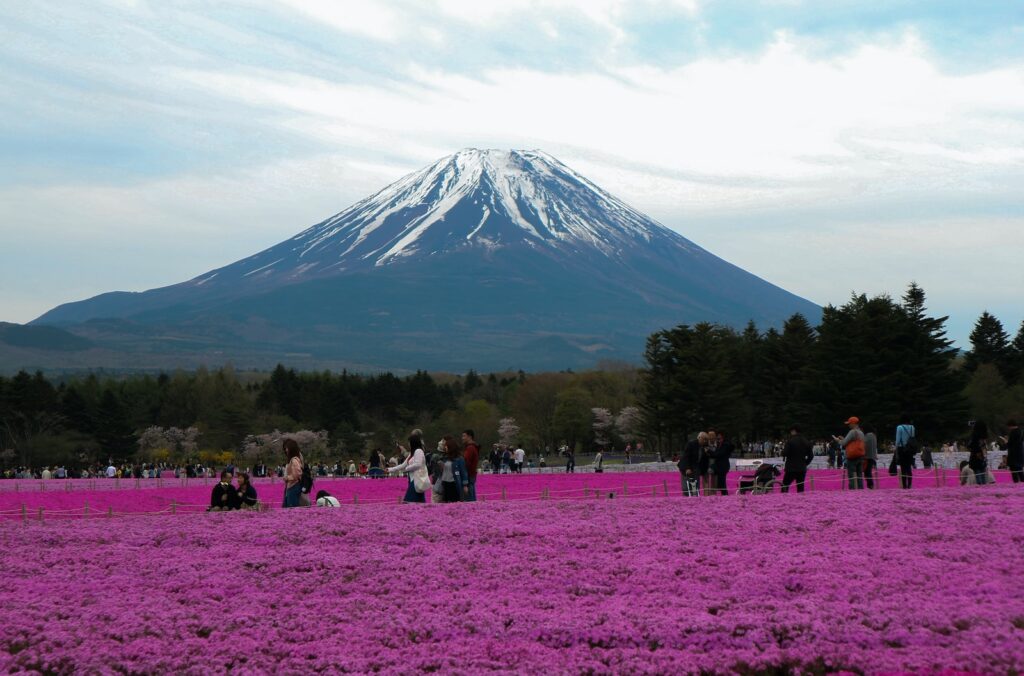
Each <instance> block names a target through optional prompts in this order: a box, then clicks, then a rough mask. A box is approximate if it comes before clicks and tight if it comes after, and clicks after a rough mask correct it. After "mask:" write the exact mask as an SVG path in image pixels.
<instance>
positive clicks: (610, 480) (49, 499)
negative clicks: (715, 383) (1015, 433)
mask: <svg viewBox="0 0 1024 676" xmlns="http://www.w3.org/2000/svg"><path fill="white" fill-rule="evenodd" d="M748 474H749V472H739V471H733V472H730V473H729V475H728V483H729V487H730V488H729V490H730V492H735V490H736V488H737V485H738V482H739V478H740V477H741V476H746V475H748ZM995 476H996V480H997V481H998V482H1000V483H1009V473H1008V472H996V473H995ZM216 482H217V481H216V479H190V480H185V479H164V480H159V481H158V480H152V479H149V480H145V479H144V480H139V481H136V480H134V479H126V480H120V481H115V480H113V479H75V480H50V481H38V480H17V481H5V482H0V520H4V519H21V518H23V510H22V506H24V516H25V517H26V518H31V519H38V518H39V509H40V508H42V509H43V517H44V519H64V518H82V517H84V516H89V517H103V516H106V515H107V514H109V513H112V514H113V515H115V516H117V515H123V514H135V513H147V514H157V513H165V512H170V511H171V510H172V505H173V511H174V512H175V513H177V512H200V511H203V510H205V508H206V506H207V505H209V500H210V491H211V489H212V487H213V485H214V484H215V483H216ZM845 484H846V479H845V474H844V473H843V472H842V471H841V470H812V471H811V472H809V473H808V486H807V490H808V491H811V490H813V491H815V492H818V491H838V490H841V489H843V487H844V485H845ZM255 486H256V489H257V491H258V493H259V497H260V499H261V500H263V501H264V502H266V503H267V504H268V505H269V506H270V507H271V508H277V507H280V505H281V498H282V494H283V490H284V489H283V485H282V483H281V480H280V479H257V480H256V482H255ZM945 486H956V487H958V486H959V474H958V473H956V472H954V471H952V470H934V471H932V470H929V471H925V470H918V472H917V473H916V474H915V476H914V490H927V489H934V488H937V487H945ZM880 487H881V489H884V490H888V489H897V488H898V480H897V478H896V477H891V476H889V475H888V473H886V472H885V471H883V472H882V476H881V477H880ZM405 488H406V479H405V478H392V479H381V480H371V479H360V478H338V479H334V478H318V479H317V480H316V483H315V485H314V488H313V491H314V492H316V491H318V490H321V489H325V490H327V491H329V492H330V493H331V494H332V495H334V496H336V497H337V498H338V499H339V500H341V502H342V503H343V504H359V505H369V504H392V503H397V502H398V501H399V500H400V499H401V498H402V496H403V495H404V494H405ZM795 490H796V489H795V487H792V486H791V487H790V491H791V492H795ZM776 491H778V489H776ZM477 492H478V494H479V495H480V497H481V499H482V500H484V501H494V500H509V501H511V500H537V499H542V498H543V499H546V500H590V499H594V498H596V497H599V496H600V497H607V496H608V494H609V493H614V494H615V497H616V498H621V497H627V498H644V497H655V496H656V497H662V498H664V497H666V496H668V497H679V496H680V495H681V486H680V480H679V473H678V472H635V473H615V472H608V473H605V474H593V473H579V474H522V475H494V474H481V475H480V477H479V479H478V485H477ZM87 506H88V511H86V507H87Z"/></svg>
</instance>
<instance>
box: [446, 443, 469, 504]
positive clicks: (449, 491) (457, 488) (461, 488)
mask: <svg viewBox="0 0 1024 676" xmlns="http://www.w3.org/2000/svg"><path fill="white" fill-rule="evenodd" d="M444 445H445V449H446V450H447V456H448V457H447V458H445V461H444V471H443V472H442V473H441V490H442V491H443V493H444V501H445V502H461V501H463V500H466V499H467V498H468V497H469V471H468V470H467V469H466V460H465V458H463V457H462V448H460V447H459V445H458V444H457V443H455V439H453V438H452V437H448V436H446V437H445V438H444Z"/></svg>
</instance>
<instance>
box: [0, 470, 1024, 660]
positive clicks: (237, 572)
mask: <svg viewBox="0 0 1024 676" xmlns="http://www.w3.org/2000/svg"><path fill="white" fill-rule="evenodd" d="M587 478H588V479H593V478H594V477H592V476H591V477H587ZM604 478H606V477H602V480H603V479H604ZM643 478H644V477H637V480H638V481H639V480H640V479H643ZM513 479H520V480H523V479H525V478H523V477H513ZM611 479H614V480H615V482H617V483H619V484H621V482H622V477H621V476H615V475H611ZM648 480H649V478H648ZM352 483H365V484H383V485H385V486H387V487H388V490H389V491H390V490H398V488H399V487H400V484H398V483H392V482H370V481H364V482H352ZM388 484H390V485H388ZM673 488H675V489H677V487H673ZM379 490H383V488H381V489H379ZM619 497H620V496H617V498H616V499H607V497H604V498H600V499H597V498H591V499H589V500H583V499H581V500H561V501H559V500H512V499H509V500H508V501H507V502H500V501H487V502H480V503H476V504H456V505H438V506H430V505H427V506H420V505H398V504H394V503H392V502H391V501H390V500H389V501H388V502H387V503H384V502H381V503H368V504H361V505H360V506H359V507H358V508H353V507H348V506H346V507H344V508H342V509H334V510H330V509H319V510H303V509H296V510H274V511H270V512H266V513H254V512H245V513H243V512H234V513H219V514H189V513H175V514H173V515H172V514H164V515H157V516H150V517H142V516H135V517H130V516H129V517H125V518H115V519H105V518H89V519H77V520H65V521H56V520H55V521H44V522H43V523H38V522H35V521H31V520H30V521H28V522H27V523H22V522H20V521H19V520H7V521H5V522H3V523H0V543H2V549H0V561H2V571H3V583H4V595H3V603H2V604H0V669H2V670H3V671H5V672H13V671H43V672H50V673H70V672H87V673H154V672H175V673H195V674H199V673H204V674H205V673H224V672H228V671H232V672H241V673H268V672H284V673H311V672H319V671H328V672H339V671H347V672H382V673H416V672H422V671H440V672H454V673H479V672H483V671H491V670H503V671H505V670H510V671H517V672H524V673H618V672H626V673H679V672H716V673H722V672H741V673H823V672H830V671H840V670H847V671H853V672H868V673H883V672H904V671H915V672H942V671H958V672H979V673H994V674H1008V673H1020V672H1021V671H1024V584H1022V581H1024V580H1022V576H1024V518H1022V513H1024V491H1022V490H1020V489H1019V488H1018V487H1015V486H996V487H976V488H975V487H971V488H963V489H960V488H957V489H951V488H950V489H932V490H914V491H909V492H903V491H895V490H886V491H877V492H867V491H853V492H850V491H846V492H839V491H824V490H821V491H815V492H813V493H807V494H805V495H803V496H795V495H788V496H783V495H777V494H776V495H767V496H740V497H736V496H730V497H729V498H713V499H699V500H697V499H682V498H678V497H672V496H670V497H668V498H666V497H660V498H658V499H653V498H650V499H627V500H623V499H618V498H619ZM396 500H397V497H396Z"/></svg>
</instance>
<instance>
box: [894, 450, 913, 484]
mask: <svg viewBox="0 0 1024 676" xmlns="http://www.w3.org/2000/svg"><path fill="white" fill-rule="evenodd" d="M898 462H899V464H900V486H901V487H902V488H910V484H911V483H912V482H913V480H914V456H912V455H911V456H909V457H908V456H904V455H900V456H898Z"/></svg>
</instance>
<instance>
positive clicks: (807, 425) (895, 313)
mask: <svg viewBox="0 0 1024 676" xmlns="http://www.w3.org/2000/svg"><path fill="white" fill-rule="evenodd" d="M946 321H947V318H946V317H931V316H929V314H928V312H927V310H926V307H925V294H924V291H923V290H922V289H921V288H920V287H918V286H917V285H911V286H910V287H909V289H908V290H907V292H906V294H905V295H904V296H903V298H902V299H901V300H900V301H895V300H893V299H891V298H890V297H888V296H885V295H882V296H877V297H871V298H869V297H867V296H864V295H859V296H854V297H852V298H851V299H850V300H849V302H847V303H846V304H844V305H842V306H840V307H833V306H829V307H826V308H825V309H824V312H823V315H822V320H821V323H820V324H819V325H818V326H816V327H815V326H812V325H811V324H810V323H809V322H808V321H807V319H806V318H804V317H802V316H800V315H794V316H793V317H790V318H789V319H788V320H787V321H786V322H785V323H784V325H783V326H782V327H781V329H778V330H777V329H774V328H770V329H768V330H767V331H761V330H759V329H758V327H756V326H755V325H753V324H750V325H748V326H747V327H746V328H745V329H743V330H742V331H736V330H734V329H731V328H728V327H723V326H718V325H713V324H696V325H693V326H687V325H682V326H677V327H675V328H672V329H667V330H664V331H658V332H656V333H654V334H653V335H651V336H650V338H649V339H648V341H647V347H646V351H645V354H644V363H643V364H642V365H641V366H640V367H636V366H632V365H628V364H622V363H604V364H602V365H600V366H599V368H597V369H595V370H592V371H584V372H580V373H573V372H570V371H566V372H559V373H552V372H549V373H533V374H527V373H524V372H522V371H519V372H505V373H491V374H478V373H476V372H475V371H470V372H468V373H466V374H464V375H454V374H430V373H427V372H424V371H420V372H417V373H415V374H411V375H403V376H399V375H394V374H391V373H381V374H372V375H364V374H353V373H348V372H341V373H330V372H296V371H295V370H293V369H288V368H286V367H284V366H278V367H277V368H276V369H274V370H273V371H272V372H270V373H266V372H263V373H256V372H236V371H235V370H234V369H232V368H230V367H225V368H221V369H217V370H206V369H200V370H198V371H195V372H175V373H161V374H135V375H128V376H120V377H105V376H100V375H97V374H89V375H84V376H72V377H64V378H55V379H49V378H46V377H44V376H43V374H41V373H35V374H30V373H26V372H21V373H18V374H17V375H15V376H13V377H0V454H2V455H0V463H2V464H3V465H4V466H5V467H11V466H17V465H21V466H34V467H39V466H42V465H56V464H66V465H70V466H78V465H89V464H99V463H105V462H107V461H108V460H109V459H116V460H119V461H132V460H135V461H147V462H149V461H157V460H166V461H168V462H184V461H188V460H200V461H204V462H226V461H227V459H229V458H233V457H244V454H245V453H246V452H247V449H248V448H252V447H253V444H252V437H253V436H258V435H266V434H268V433H271V432H274V431H280V432H282V433H288V432H298V431H300V430H308V431H313V432H315V433H316V439H318V440H320V442H318V444H317V446H316V447H317V448H318V452H319V453H321V454H322V455H323V456H326V457H325V459H334V460H341V459H345V460H347V459H356V458H359V457H361V456H362V455H363V454H364V453H365V452H367V451H368V450H369V449H371V448H381V449H383V450H385V451H387V452H390V449H391V448H393V445H394V443H395V442H396V441H400V440H404V438H405V436H407V434H408V432H409V430H411V429H412V428H414V427H419V428H421V429H423V430H424V432H425V434H426V435H427V436H428V438H431V439H437V438H440V437H441V436H442V435H445V434H452V435H455V436H456V437H457V436H458V433H459V432H461V431H462V430H463V429H466V428H472V429H474V430H475V431H476V433H477V439H478V441H480V442H481V443H482V444H483V445H484V446H485V447H488V446H489V445H490V444H493V443H497V442H499V441H501V442H505V443H512V442H514V443H517V444H522V445H523V446H524V447H525V448H527V449H528V450H530V451H531V452H534V451H536V452H542V453H543V452H547V453H550V452H552V451H553V449H555V448H557V447H558V446H560V445H561V444H562V443H567V444H569V445H571V446H573V447H574V448H577V449H580V450H584V451H587V450H592V449H593V448H594V447H595V446H596V445H598V444H600V445H603V446H608V445H610V446H613V447H615V448H622V447H623V445H624V444H625V443H627V442H631V441H639V440H642V441H644V442H645V443H646V445H647V447H648V448H650V449H654V450H656V451H659V452H661V453H663V454H665V455H671V454H672V453H673V452H675V451H677V450H678V449H679V448H680V447H681V445H682V444H683V442H684V440H685V439H687V438H688V437H689V436H691V435H692V434H694V433H695V432H696V431H697V430H700V429H705V428H707V427H708V426H715V427H716V428H723V429H725V430H727V431H728V432H730V434H731V436H732V437H733V438H734V439H737V440H741V441H742V440H750V441H760V440H765V439H778V438H781V437H783V436H784V435H785V433H786V431H787V430H788V427H789V426H790V425H791V424H794V423H795V424H798V425H800V426H801V427H802V428H803V429H804V431H805V432H806V433H807V434H809V435H811V436H820V437H824V436H826V435H828V434H832V433H834V432H837V431H839V429H840V428H841V427H842V424H841V423H842V421H843V420H845V419H846V417H847V416H849V415H857V416H858V417H860V418H861V419H862V420H865V421H867V422H870V423H872V424H874V425H875V426H876V428H877V429H878V430H879V433H880V437H881V438H883V439H884V438H886V436H887V434H890V433H891V429H892V428H893V427H894V426H895V424H896V422H897V418H898V417H899V416H900V415H901V414H902V413H907V414H909V415H911V416H912V417H913V418H914V420H915V422H916V424H917V426H918V429H919V430H920V434H921V436H922V438H923V439H925V440H931V441H939V440H943V439H950V438H954V437H961V436H964V435H966V433H967V421H968V420H970V419H974V418H976V419H983V420H986V422H988V423H989V426H990V428H996V429H998V428H1000V427H1001V425H1002V424H1003V423H1005V422H1006V419H1007V418H1008V417H1010V416H1013V415H1018V416H1019V415H1021V414H1022V413H1024V324H1022V326H1021V329H1020V331H1018V332H1017V335H1016V337H1015V338H1013V339H1011V338H1010V336H1009V335H1008V334H1007V332H1006V331H1005V329H1004V327H1003V325H1002V324H1001V323H1000V321H999V320H998V319H997V318H996V317H994V316H992V315H991V314H989V313H987V312H986V313H984V314H982V316H981V317H980V318H979V319H978V321H977V323H976V325H975V327H974V330H973V331H972V333H971V337H970V340H971V349H970V350H969V351H967V352H966V353H964V354H961V353H960V352H959V351H958V350H956V349H954V348H953V346H952V344H951V342H950V341H949V340H948V339H947V338H946V334H945V324H946ZM510 430H513V431H514V437H515V438H514V439H513V438H510V436H509V435H510V432H509V431H510ZM311 438H313V437H311ZM162 440H163V441H162ZM247 440H248V441H247ZM321 442H322V443H321ZM185 456H188V457H185ZM265 460H267V461H273V458H266V459H265Z"/></svg>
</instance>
